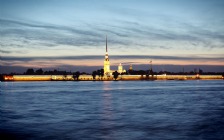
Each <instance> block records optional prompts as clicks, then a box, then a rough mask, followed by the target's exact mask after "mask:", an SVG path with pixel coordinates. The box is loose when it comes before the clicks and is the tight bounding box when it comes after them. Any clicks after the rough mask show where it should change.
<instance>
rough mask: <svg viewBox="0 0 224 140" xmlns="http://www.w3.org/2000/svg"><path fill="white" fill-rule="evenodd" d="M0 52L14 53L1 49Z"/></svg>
mask: <svg viewBox="0 0 224 140" xmlns="http://www.w3.org/2000/svg"><path fill="white" fill-rule="evenodd" d="M0 53H6V54H9V53H12V52H11V51H5V50H0Z"/></svg>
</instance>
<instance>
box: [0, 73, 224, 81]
mask: <svg viewBox="0 0 224 140" xmlns="http://www.w3.org/2000/svg"><path fill="white" fill-rule="evenodd" d="M154 80H167V81H169V80H178V81H184V80H224V77H223V75H198V74H197V75H148V76H146V75H119V76H118V78H117V79H114V77H113V75H110V76H103V77H100V76H96V77H95V79H93V76H92V75H80V76H79V77H78V79H77V78H74V76H73V75H3V79H2V80H1V81H2V82H4V81H11V82H17V81H154Z"/></svg>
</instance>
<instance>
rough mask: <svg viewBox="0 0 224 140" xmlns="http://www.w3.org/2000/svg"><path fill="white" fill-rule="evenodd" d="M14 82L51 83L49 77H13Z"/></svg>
mask: <svg viewBox="0 0 224 140" xmlns="http://www.w3.org/2000/svg"><path fill="white" fill-rule="evenodd" d="M13 80H14V81H51V75H14V76H13Z"/></svg>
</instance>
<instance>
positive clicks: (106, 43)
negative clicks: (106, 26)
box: [106, 35, 107, 52]
mask: <svg viewBox="0 0 224 140" xmlns="http://www.w3.org/2000/svg"><path fill="white" fill-rule="evenodd" d="M106 52H107V35H106Z"/></svg>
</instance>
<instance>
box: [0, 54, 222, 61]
mask: <svg viewBox="0 0 224 140" xmlns="http://www.w3.org/2000/svg"><path fill="white" fill-rule="evenodd" d="M109 57H110V59H112V60H113V59H114V60H116V59H121V60H126V59H127V60H128V59H148V60H150V59H153V60H157V59H161V60H180V61H181V60H189V61H190V60H216V61H224V57H215V58H214V57H210V56H207V57H206V56H203V57H199V56H159V55H157V56H156V55H153V56H151V55H110V56H109ZM103 59H104V56H102V55H82V56H54V57H53V56H52V57H13V56H4V57H2V60H4V61H33V60H92V61H94V60H102V61H103Z"/></svg>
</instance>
